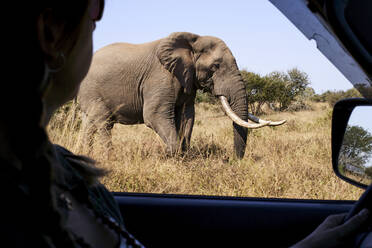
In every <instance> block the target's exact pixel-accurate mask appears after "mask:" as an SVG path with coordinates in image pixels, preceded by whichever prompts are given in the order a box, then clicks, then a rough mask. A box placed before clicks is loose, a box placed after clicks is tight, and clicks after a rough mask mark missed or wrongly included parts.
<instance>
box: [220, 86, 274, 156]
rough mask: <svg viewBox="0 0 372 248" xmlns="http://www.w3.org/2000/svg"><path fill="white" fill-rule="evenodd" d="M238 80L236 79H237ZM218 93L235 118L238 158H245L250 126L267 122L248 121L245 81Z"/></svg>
mask: <svg viewBox="0 0 372 248" xmlns="http://www.w3.org/2000/svg"><path fill="white" fill-rule="evenodd" d="M234 81H235V80H234ZM235 82H236V81H235ZM225 89H228V90H226V91H225V92H223V93H222V94H218V93H219V92H218V93H217V95H219V98H220V100H221V103H222V106H223V108H224V109H225V112H226V114H227V115H228V116H229V117H230V118H231V119H232V120H233V130H234V150H235V154H236V156H237V157H238V158H243V157H244V153H245V148H246V142H247V134H248V129H247V127H248V128H258V127H261V126H265V125H267V124H251V123H248V122H247V121H248V105H247V93H246V90H245V86H244V83H243V81H241V80H239V82H237V84H235V85H234V86H233V87H227V88H225Z"/></svg>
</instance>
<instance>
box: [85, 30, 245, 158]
mask: <svg viewBox="0 0 372 248" xmlns="http://www.w3.org/2000/svg"><path fill="white" fill-rule="evenodd" d="M197 89H204V90H205V91H209V92H212V93H213V94H214V95H215V96H220V95H223V96H226V97H227V99H228V101H229V103H230V106H231V108H232V110H233V111H234V112H235V113H236V114H237V115H238V116H239V117H240V118H241V119H242V120H245V121H247V114H248V109H247V95H246V90H245V85H244V83H243V79H242V77H241V75H240V72H239V69H238V66H237V64H236V61H235V58H234V56H233V55H232V53H231V51H230V50H229V48H228V47H227V46H226V44H225V43H224V42H223V41H222V40H220V39H218V38H216V37H211V36H199V35H196V34H192V33H186V32H179V33H172V34H171V35H169V36H168V37H166V38H163V39H160V40H157V41H153V42H149V43H144V44H138V45H137V44H128V43H115V44H111V45H108V46H106V47H104V48H102V49H100V50H99V51H97V52H96V53H95V54H94V56H93V61H92V65H91V67H90V70H89V72H88V75H87V77H86V78H85V79H84V81H83V82H82V84H81V87H80V91H79V94H78V101H79V103H80V105H81V109H82V110H83V112H85V113H86V116H87V122H88V126H89V130H90V131H89V135H90V134H92V133H93V132H95V131H97V130H98V132H99V133H100V134H101V135H102V136H103V137H105V138H106V139H107V140H109V139H110V130H111V129H112V127H113V124H114V123H120V124H124V125H131V124H138V123H145V124H146V125H147V126H148V127H150V128H152V129H153V130H154V131H155V132H156V133H157V134H158V135H159V136H160V137H161V138H162V140H163V141H164V143H165V144H166V146H167V151H168V152H170V153H172V154H174V153H175V152H177V151H179V148H182V150H184V149H187V147H188V146H189V145H190V139H191V133H192V128H193V125H194V118H195V108H194V100H195V95H196V90H197ZM92 106H94V108H92ZM233 129H234V149H235V153H236V155H237V157H239V158H242V157H243V156H244V152H245V147H246V140H247V129H246V128H244V127H240V126H238V125H236V124H235V123H233ZM89 135H88V136H89ZM180 144H182V146H180Z"/></svg>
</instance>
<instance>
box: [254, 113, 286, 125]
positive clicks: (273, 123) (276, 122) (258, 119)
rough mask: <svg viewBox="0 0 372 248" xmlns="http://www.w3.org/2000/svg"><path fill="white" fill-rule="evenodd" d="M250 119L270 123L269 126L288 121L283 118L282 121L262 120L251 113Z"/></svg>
mask: <svg viewBox="0 0 372 248" xmlns="http://www.w3.org/2000/svg"><path fill="white" fill-rule="evenodd" d="M248 119H249V120H251V121H254V122H256V123H259V124H264V123H268V126H279V125H282V124H284V123H286V122H287V120H281V121H266V120H262V119H260V118H258V117H256V116H254V115H252V114H250V113H248Z"/></svg>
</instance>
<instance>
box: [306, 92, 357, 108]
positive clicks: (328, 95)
mask: <svg viewBox="0 0 372 248" xmlns="http://www.w3.org/2000/svg"><path fill="white" fill-rule="evenodd" d="M352 97H361V94H360V93H359V91H358V90H356V89H355V88H351V89H349V90H347V91H343V90H338V91H330V90H327V91H326V92H324V93H323V94H320V95H314V96H313V97H312V100H313V101H315V102H327V103H328V104H329V105H330V106H331V107H333V106H334V105H335V104H336V102H338V101H339V100H341V99H345V98H352Z"/></svg>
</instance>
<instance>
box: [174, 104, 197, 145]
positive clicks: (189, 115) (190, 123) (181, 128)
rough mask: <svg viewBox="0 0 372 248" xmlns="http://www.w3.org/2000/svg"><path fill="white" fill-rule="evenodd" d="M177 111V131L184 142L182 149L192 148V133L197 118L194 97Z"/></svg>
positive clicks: (182, 142)
mask: <svg viewBox="0 0 372 248" xmlns="http://www.w3.org/2000/svg"><path fill="white" fill-rule="evenodd" d="M177 113H178V115H177V127H178V130H177V132H178V134H179V139H180V142H181V144H182V151H187V150H188V149H189V148H190V141H191V134H192V129H193V127H194V120H195V106H194V99H193V98H192V99H190V100H188V101H187V102H186V103H185V104H184V106H183V107H182V109H181V108H180V109H179V111H177Z"/></svg>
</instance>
